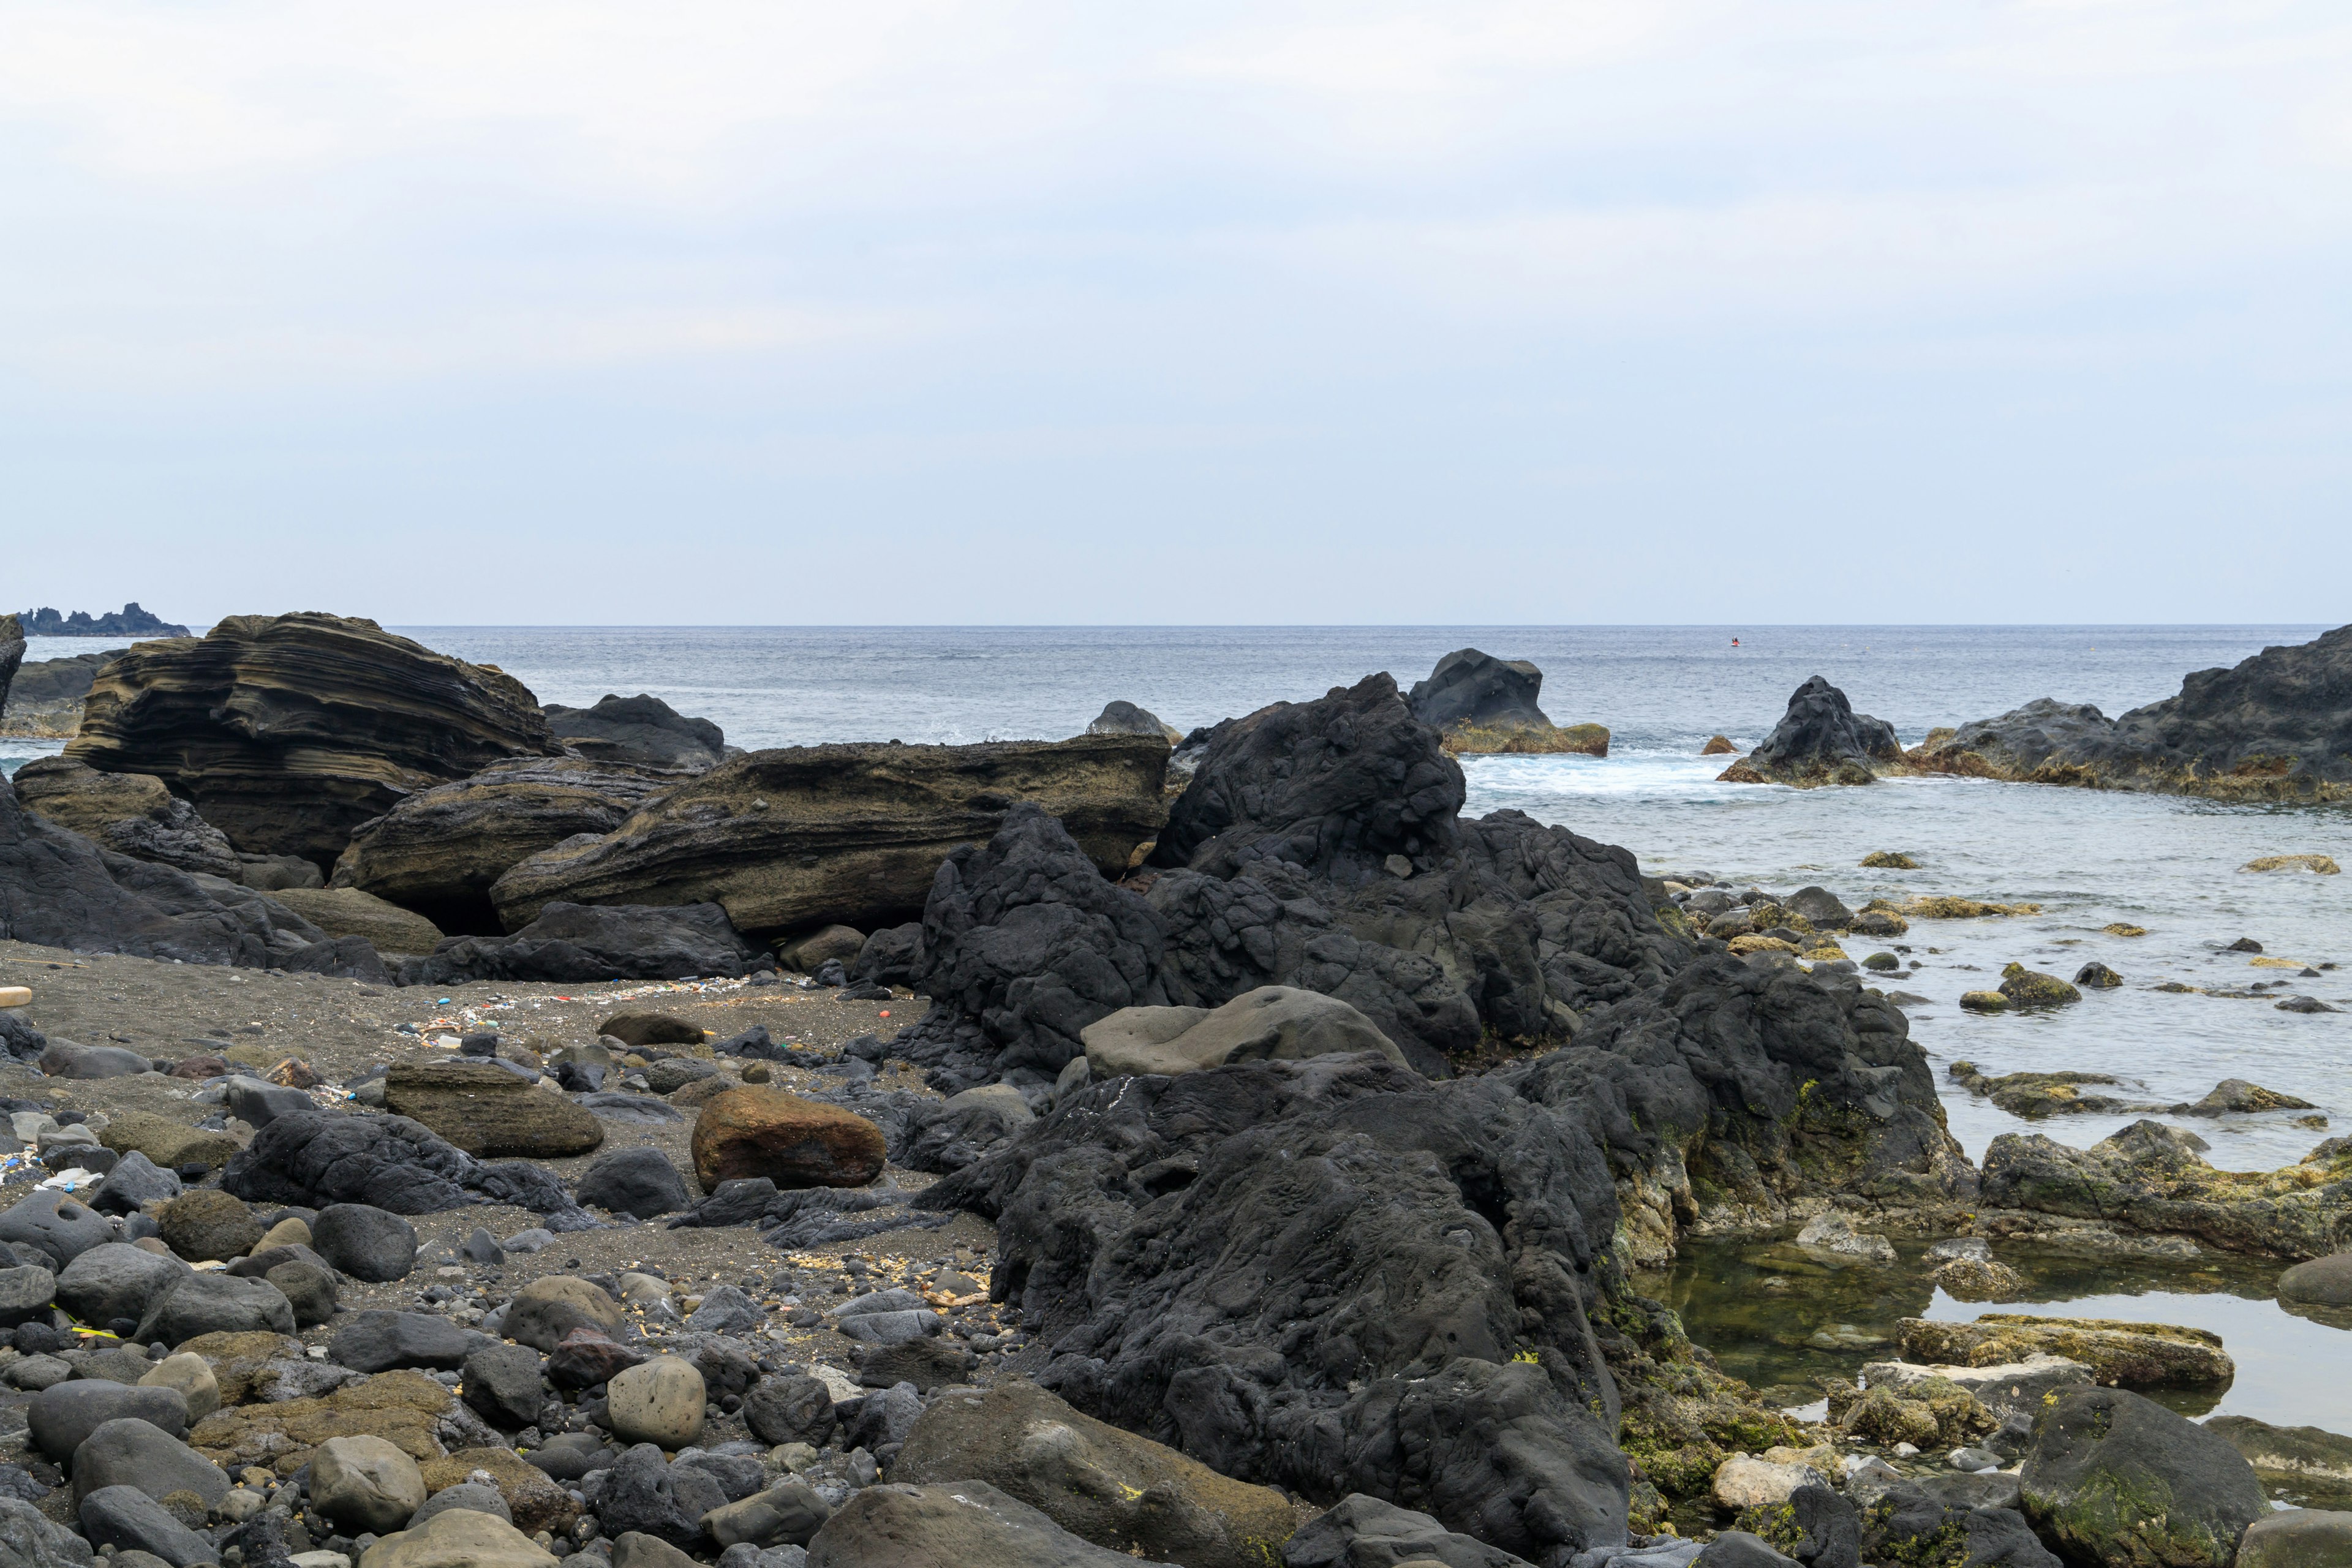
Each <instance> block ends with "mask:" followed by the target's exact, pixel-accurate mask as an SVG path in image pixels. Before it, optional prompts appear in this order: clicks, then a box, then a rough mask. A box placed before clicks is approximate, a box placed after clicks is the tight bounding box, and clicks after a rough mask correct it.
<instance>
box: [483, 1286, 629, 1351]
mask: <svg viewBox="0 0 2352 1568" xmlns="http://www.w3.org/2000/svg"><path fill="white" fill-rule="evenodd" d="M622 1321H623V1318H622V1313H621V1304H620V1303H619V1302H618V1301H615V1300H613V1298H612V1297H611V1296H609V1295H607V1294H606V1293H605V1291H604V1288H603V1287H602V1286H600V1285H594V1284H591V1283H590V1282H589V1281H587V1280H585V1279H580V1278H579V1277H578V1276H576V1275H569V1274H546V1275H541V1277H540V1278H539V1279H534V1280H532V1281H531V1282H530V1284H528V1285H526V1286H524V1287H523V1288H522V1289H520V1290H519V1291H517V1292H516V1293H515V1299H514V1304H513V1305H512V1306H510V1307H509V1308H508V1309H507V1320H506V1325H505V1327H506V1337H507V1338H509V1339H510V1340H513V1341H515V1342H517V1343H519V1344H526V1345H529V1346H530V1347H531V1348H532V1349H533V1350H536V1351H544V1352H552V1351H554V1350H555V1348H556V1347H557V1346H558V1345H560V1344H562V1342H563V1338H564V1336H565V1335H566V1334H569V1333H570V1332H572V1330H574V1329H583V1328H584V1329H594V1330H595V1331H597V1332H599V1333H601V1334H606V1335H614V1336H617V1335H618V1334H619V1333H620V1332H621V1324H622Z"/></svg>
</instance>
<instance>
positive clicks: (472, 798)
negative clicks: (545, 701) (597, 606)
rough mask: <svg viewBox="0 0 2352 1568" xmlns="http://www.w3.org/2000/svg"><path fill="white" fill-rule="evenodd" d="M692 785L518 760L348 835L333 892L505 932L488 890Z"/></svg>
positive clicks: (569, 762)
mask: <svg viewBox="0 0 2352 1568" xmlns="http://www.w3.org/2000/svg"><path fill="white" fill-rule="evenodd" d="M691 777H693V775H692V774H691V773H684V772H676V771H671V770H667V769H658V768H652V767H644V766H639V765H635V764H633V763H623V762H616V761H611V760H607V759H604V758H601V757H514V758H510V759H509V760H507V761H504V762H498V763H491V764H490V765H489V766H488V767H487V768H484V769H483V770H482V771H481V772H480V773H475V774H473V775H472V776H471V777H468V778H463V779H459V780H457V782H456V783H454V784H436V785H434V786H433V787H432V788H431V789H425V790H419V791H417V792H416V793H415V794H414V795H408V796H405V797H404V798H403V799H402V800H401V801H400V802H399V803H398V804H396V805H394V806H393V808H392V809H391V810H390V811H388V812H386V813H384V814H383V816H379V817H377V818H376V819H375V820H374V821H373V822H368V823H363V824H362V825H361V826H360V828H359V830H358V831H357V832H355V833H353V834H352V841H351V845H350V847H347V848H346V849H344V851H343V853H342V855H341V858H338V859H337V860H336V862H335V874H334V885H335V886H336V887H338V888H358V889H362V891H365V892H370V893H373V894H374V895H376V897H378V898H380V899H387V900H391V901H392V902H394V903H395V904H399V905H401V906H402V907H403V908H405V909H411V910H415V911H416V912H417V913H419V914H421V915H424V916H425V918H426V919H428V920H430V921H433V923H434V924H436V925H437V926H439V927H440V928H441V929H442V930H443V931H461V932H467V933H471V934H473V935H478V936H479V935H491V934H496V933H497V932H499V931H502V930H503V929H505V928H504V927H503V926H502V925H501V923H500V922H499V915H498V909H497V906H495V905H494V904H492V903H491V901H490V886H491V884H492V883H494V882H496V881H497V880H498V879H499V878H500V877H502V876H504V875H505V874H506V873H507V872H508V871H509V869H511V868H513V867H515V866H516V865H518V864H520V862H522V861H524V860H527V859H529V858H530V857H531V856H533V855H536V854H538V853H539V852H540V851H541V850H543V849H551V848H553V847H555V846H556V845H558V844H561V843H562V842H564V841H565V840H566V839H570V838H577V837H582V836H583V835H585V836H589V837H602V836H603V835H604V834H607V833H610V832H612V831H613V830H614V828H616V827H618V826H621V824H622V823H624V822H625V821H627V820H628V818H629V816H630V814H631V813H632V812H635V811H636V810H638V809H639V808H640V807H642V806H645V805H648V804H650V803H651V802H652V801H654V800H656V799H657V798H659V797H660V796H661V795H663V794H665V793H666V792H667V791H669V790H672V789H675V788H677V786H678V785H679V784H684V783H686V782H687V781H688V779H690V778H691Z"/></svg>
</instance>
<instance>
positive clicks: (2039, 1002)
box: [2000, 963, 2083, 1007]
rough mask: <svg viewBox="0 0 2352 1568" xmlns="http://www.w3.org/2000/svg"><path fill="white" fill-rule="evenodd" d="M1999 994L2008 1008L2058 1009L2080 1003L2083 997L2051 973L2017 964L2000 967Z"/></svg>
mask: <svg viewBox="0 0 2352 1568" xmlns="http://www.w3.org/2000/svg"><path fill="white" fill-rule="evenodd" d="M2000 994H2002V995H2003V996H2006V997H2008V998H2009V1005H2011V1006H2012V1007H2061V1006H2064V1005H2066V1004H2068V1003H2070V1002H2080V1001H2081V1000H2082V999H2083V994H2082V993H2081V992H2080V991H2077V990H2075V989H2074V987H2073V986H2072V985H2069V984H2066V983H2065V982H2064V981H2063V980H2061V979H2059V978H2058V977H2057V976H2056V975H2054V974H2044V973H2041V972H2040V971H2039V970H2033V969H2028V968H2026V967H2025V965H2023V964H2021V963H2009V964H2004V965H2002V967H2001V972H2000Z"/></svg>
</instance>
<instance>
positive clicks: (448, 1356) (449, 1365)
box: [327, 1310, 495, 1373]
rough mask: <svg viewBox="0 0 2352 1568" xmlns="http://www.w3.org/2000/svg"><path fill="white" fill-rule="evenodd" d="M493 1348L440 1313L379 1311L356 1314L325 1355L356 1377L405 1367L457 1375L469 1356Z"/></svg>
mask: <svg viewBox="0 0 2352 1568" xmlns="http://www.w3.org/2000/svg"><path fill="white" fill-rule="evenodd" d="M492 1343H495V1341H493V1340H491V1339H490V1337H489V1336H488V1335H487V1334H483V1333H478V1332H477V1331H474V1330H472V1329H468V1328H467V1327H465V1326H464V1325H463V1324H460V1323H455V1322H452V1321H450V1320H448V1319H447V1318H444V1317H441V1316H440V1315H438V1314H437V1313H433V1312H387V1311H382V1310H378V1311H370V1312H360V1313H356V1314H354V1315H353V1316H352V1318H351V1320H350V1321H347V1322H346V1323H345V1324H344V1325H343V1327H342V1328H341V1331H338V1332H337V1333H336V1335H335V1337H334V1339H333V1340H332V1341H331V1342H330V1343H329V1344H328V1346H327V1354H328V1357H329V1358H330V1359H331V1360H332V1361H333V1362H334V1363H335V1364H336V1365H337V1366H347V1367H350V1368H351V1369H352V1371H353V1372H368V1373H375V1372H390V1371H392V1370H393V1369H394V1367H403V1366H421V1367H425V1368H429V1369H431V1370H434V1371H439V1372H454V1371H456V1370H457V1368H458V1367H461V1366H463V1365H465V1364H466V1358H467V1356H469V1355H471V1354H473V1353H474V1352H476V1351H478V1350H481V1349H483V1348H484V1347H486V1346H488V1345H489V1344H492Z"/></svg>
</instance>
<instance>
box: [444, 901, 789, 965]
mask: <svg viewBox="0 0 2352 1568" xmlns="http://www.w3.org/2000/svg"><path fill="white" fill-rule="evenodd" d="M769 963H770V961H769V960H768V959H767V958H766V956H765V955H764V954H763V953H762V952H760V951H759V950H758V949H757V948H754V947H753V946H751V943H749V942H745V941H744V940H743V937H742V935H741V934H740V932H738V931H736V929H735V927H734V925H733V924H732V923H731V922H730V921H729V920H728V918H727V911H726V910H723V909H721V908H719V906H718V905H717V904H678V905H674V906H669V907H666V908H658V909H656V908H652V907H649V906H646V905H641V904H599V905H588V904H575V903H568V902H565V901H562V900H554V901H551V902H549V903H547V904H544V905H542V906H541V908H540V910H539V913H538V916H537V918H535V919H534V920H532V921H530V924H528V925H525V926H523V927H521V928H520V930H518V931H515V933H514V934H513V935H511V936H502V937H500V936H465V937H452V938H450V939H449V940H448V941H447V942H443V943H441V944H440V945H439V946H438V947H436V948H435V949H434V950H433V952H432V955H431V956H430V957H427V958H419V959H412V960H410V961H409V962H408V963H404V964H402V965H401V966H400V980H401V984H404V985H462V984H466V983H467V982H468V981H474V980H537V981H547V982H552V983H554V984H571V985H577V984H587V983H589V982H592V981H598V980H682V979H685V978H686V977H687V976H688V975H712V976H720V975H723V976H726V977H728V978H730V979H734V978H740V976H742V975H745V974H748V973H751V972H753V971H754V970H759V969H762V968H766V967H768V965H769Z"/></svg>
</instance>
